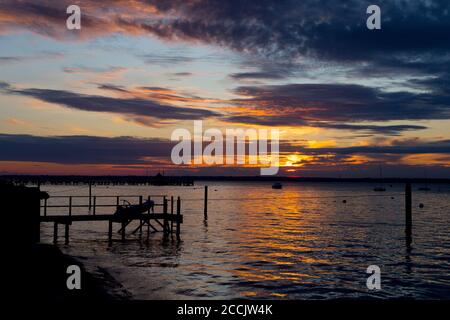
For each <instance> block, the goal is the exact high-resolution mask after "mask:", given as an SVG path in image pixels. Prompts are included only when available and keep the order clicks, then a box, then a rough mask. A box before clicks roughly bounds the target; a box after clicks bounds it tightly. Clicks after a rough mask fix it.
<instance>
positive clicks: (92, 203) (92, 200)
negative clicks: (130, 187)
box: [41, 195, 173, 217]
mask: <svg viewBox="0 0 450 320" xmlns="http://www.w3.org/2000/svg"><path fill="white" fill-rule="evenodd" d="M52 199H57V200H60V201H58V202H59V204H51V203H50V202H53V201H51V200H52ZM80 199H86V201H85V203H82V204H79V203H74V201H75V200H80ZM97 199H108V200H109V199H112V200H113V201H111V202H110V203H106V204H105V203H98V202H97ZM144 199H145V200H153V201H154V202H155V207H163V206H164V199H168V201H169V202H173V197H171V198H170V199H169V198H168V197H167V195H148V196H145V197H144V196H142V195H119V196H51V197H50V198H48V199H43V200H41V216H44V217H45V216H47V214H48V213H49V209H50V210H52V211H54V209H61V211H64V212H57V213H56V214H58V215H63V214H68V215H69V216H70V215H72V214H73V213H74V212H73V209H75V208H87V209H88V210H87V211H88V212H87V213H88V214H92V215H95V214H96V213H98V211H97V208H115V209H117V208H118V207H119V206H121V205H124V204H125V202H128V203H129V204H142V203H143V202H144ZM61 200H62V201H63V202H64V203H63V204H61ZM133 200H134V201H136V202H135V203H134V201H133ZM132 201H133V202H132ZM158 201H161V202H160V203H158ZM172 205H173V204H171V206H172ZM63 209H64V210H63ZM149 213H150V211H149Z"/></svg>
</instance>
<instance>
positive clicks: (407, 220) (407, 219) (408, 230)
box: [405, 182, 412, 237]
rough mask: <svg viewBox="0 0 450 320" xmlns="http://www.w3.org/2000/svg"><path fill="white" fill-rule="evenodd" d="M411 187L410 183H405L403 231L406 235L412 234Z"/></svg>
mask: <svg viewBox="0 0 450 320" xmlns="http://www.w3.org/2000/svg"><path fill="white" fill-rule="evenodd" d="M411 190H412V188H411V183H410V182H407V183H406V185H405V232H406V236H407V237H411V234H412V191H411Z"/></svg>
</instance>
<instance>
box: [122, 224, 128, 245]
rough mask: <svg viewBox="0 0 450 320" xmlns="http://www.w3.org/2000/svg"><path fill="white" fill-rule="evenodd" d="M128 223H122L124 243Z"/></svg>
mask: <svg viewBox="0 0 450 320" xmlns="http://www.w3.org/2000/svg"><path fill="white" fill-rule="evenodd" d="M126 226H127V225H126V223H125V221H122V230H121V233H122V241H125V228H126Z"/></svg>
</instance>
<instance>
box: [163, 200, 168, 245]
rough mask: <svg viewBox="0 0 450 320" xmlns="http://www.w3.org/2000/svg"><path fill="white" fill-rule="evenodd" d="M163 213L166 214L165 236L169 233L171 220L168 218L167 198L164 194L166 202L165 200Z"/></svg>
mask: <svg viewBox="0 0 450 320" xmlns="http://www.w3.org/2000/svg"><path fill="white" fill-rule="evenodd" d="M163 214H164V226H163V229H164V230H163V232H164V236H167V234H168V233H169V220H167V214H168V212H167V198H166V196H164V202H163Z"/></svg>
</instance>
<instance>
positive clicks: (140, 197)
mask: <svg viewBox="0 0 450 320" xmlns="http://www.w3.org/2000/svg"><path fill="white" fill-rule="evenodd" d="M142 203H143V198H142V196H139V204H140V205H142ZM139 234H140V235H142V219H140V220H139Z"/></svg>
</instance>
